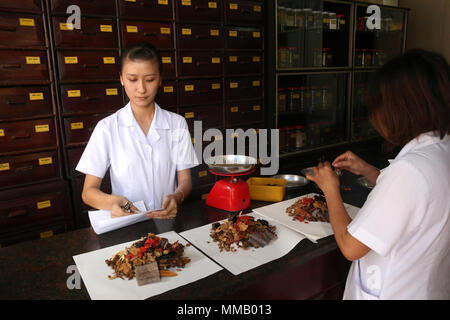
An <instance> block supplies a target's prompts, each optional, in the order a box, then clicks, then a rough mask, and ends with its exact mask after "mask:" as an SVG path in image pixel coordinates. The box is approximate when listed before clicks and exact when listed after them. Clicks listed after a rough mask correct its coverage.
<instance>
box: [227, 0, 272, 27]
mask: <svg viewBox="0 0 450 320" xmlns="http://www.w3.org/2000/svg"><path fill="white" fill-rule="evenodd" d="M263 16H264V12H263V1H245V0H239V1H236V0H226V2H225V21H226V23H227V24H251V25H259V24H261V23H262V20H263Z"/></svg>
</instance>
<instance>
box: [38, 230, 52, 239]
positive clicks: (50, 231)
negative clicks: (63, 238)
mask: <svg viewBox="0 0 450 320" xmlns="http://www.w3.org/2000/svg"><path fill="white" fill-rule="evenodd" d="M39 236H40V237H41V239H45V238H50V237H53V230H49V231H45V232H41V233H40V234H39Z"/></svg>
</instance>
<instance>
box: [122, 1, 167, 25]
mask: <svg viewBox="0 0 450 320" xmlns="http://www.w3.org/2000/svg"><path fill="white" fill-rule="evenodd" d="M119 15H120V16H121V17H132V18H141V19H156V20H160V19H163V20H169V19H172V18H173V16H172V1H171V0H137V1H127V0H119Z"/></svg>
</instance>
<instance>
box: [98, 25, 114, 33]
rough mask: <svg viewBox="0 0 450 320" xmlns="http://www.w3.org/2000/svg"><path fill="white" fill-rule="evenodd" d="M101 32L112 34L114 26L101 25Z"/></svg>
mask: <svg viewBox="0 0 450 320" xmlns="http://www.w3.org/2000/svg"><path fill="white" fill-rule="evenodd" d="M100 31H101V32H112V26H111V25H109V24H101V25H100Z"/></svg>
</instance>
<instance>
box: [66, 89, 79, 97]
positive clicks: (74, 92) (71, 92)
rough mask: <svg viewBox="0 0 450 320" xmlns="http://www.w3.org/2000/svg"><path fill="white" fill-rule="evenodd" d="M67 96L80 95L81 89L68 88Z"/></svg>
mask: <svg viewBox="0 0 450 320" xmlns="http://www.w3.org/2000/svg"><path fill="white" fill-rule="evenodd" d="M67 96H68V97H69V98H76V97H81V91H80V90H68V91H67Z"/></svg>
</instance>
